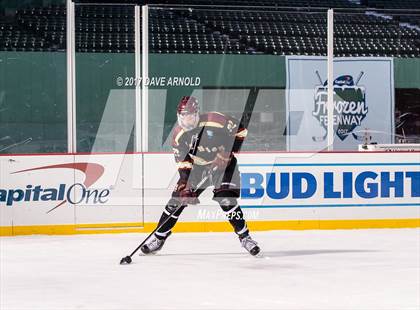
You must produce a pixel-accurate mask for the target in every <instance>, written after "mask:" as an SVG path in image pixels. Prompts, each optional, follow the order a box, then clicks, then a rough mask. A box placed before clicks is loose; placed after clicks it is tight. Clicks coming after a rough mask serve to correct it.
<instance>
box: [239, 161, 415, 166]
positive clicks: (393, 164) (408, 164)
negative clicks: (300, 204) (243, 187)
mask: <svg viewBox="0 0 420 310" xmlns="http://www.w3.org/2000/svg"><path fill="white" fill-rule="evenodd" d="M239 166H241V167H287V166H291V167H299V166H300V167H332V166H420V162H419V163H334V164H239Z"/></svg>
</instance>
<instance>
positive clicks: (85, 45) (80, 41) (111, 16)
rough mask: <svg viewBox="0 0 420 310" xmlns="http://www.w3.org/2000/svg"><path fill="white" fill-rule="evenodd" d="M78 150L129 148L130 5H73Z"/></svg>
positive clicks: (132, 60) (131, 89)
mask: <svg viewBox="0 0 420 310" xmlns="http://www.w3.org/2000/svg"><path fill="white" fill-rule="evenodd" d="M75 28H76V134H77V151H78V152H126V151H128V152H132V151H133V143H134V121H135V95H134V80H133V79H134V70H135V57H134V6H131V5H109V4H108V5H84V4H82V3H78V4H76V18H75Z"/></svg>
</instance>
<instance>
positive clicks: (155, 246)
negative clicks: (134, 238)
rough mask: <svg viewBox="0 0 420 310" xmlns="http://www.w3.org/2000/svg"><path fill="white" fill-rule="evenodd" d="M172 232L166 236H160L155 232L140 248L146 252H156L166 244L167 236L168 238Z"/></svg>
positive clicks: (147, 253)
mask: <svg viewBox="0 0 420 310" xmlns="http://www.w3.org/2000/svg"><path fill="white" fill-rule="evenodd" d="M169 235H170V233H169V234H168V235H167V236H166V237H164V238H158V236H156V234H154V235H153V236H152V237H150V239H149V240H147V242H146V243H145V244H144V245H143V246H142V247H141V248H140V250H141V251H142V252H143V253H144V254H146V255H149V254H156V253H157V252H158V251H160V250H161V249H162V247H163V245H164V244H165V241H166V238H168V237H169Z"/></svg>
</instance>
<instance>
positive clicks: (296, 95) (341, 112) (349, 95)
mask: <svg viewBox="0 0 420 310" xmlns="http://www.w3.org/2000/svg"><path fill="white" fill-rule="evenodd" d="M286 68H287V69H286V71H287V86H286V88H287V91H286V112H287V115H288V124H287V126H288V137H287V147H288V150H289V151H308V150H311V151H317V150H323V149H325V148H327V128H328V110H327V83H328V80H327V59H326V57H296V56H290V57H286ZM333 71H334V73H333V75H334V81H333V86H334V97H333V104H334V113H333V122H334V144H333V149H334V150H357V148H358V145H359V144H363V143H365V142H368V143H371V142H376V143H393V140H394V139H393V133H394V71H393V60H392V58H386V57H381V58H376V57H369V58H368V57H363V58H360V57H357V58H335V59H334V69H333ZM296 115H299V117H296Z"/></svg>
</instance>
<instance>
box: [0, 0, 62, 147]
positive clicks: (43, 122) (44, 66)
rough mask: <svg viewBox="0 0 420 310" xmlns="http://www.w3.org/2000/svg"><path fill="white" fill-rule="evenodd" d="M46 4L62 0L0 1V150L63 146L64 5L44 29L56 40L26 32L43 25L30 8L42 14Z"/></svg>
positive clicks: (58, 2) (45, 10)
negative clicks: (53, 41) (53, 35)
mask: <svg viewBox="0 0 420 310" xmlns="http://www.w3.org/2000/svg"><path fill="white" fill-rule="evenodd" d="M51 5H54V6H55V5H61V6H63V5H65V1H64V0H57V1H39V0H30V1H28V0H26V1H2V2H0V35H1V38H0V41H1V47H0V154H29V153H61V152H66V151H67V107H66V101H67V97H66V49H65V40H64V43H63V44H61V43H60V42H59V40H60V38H61V37H63V36H64V38H65V26H66V18H65V15H64V7H62V8H63V9H61V10H60V9H58V10H56V12H57V15H54V16H52V18H53V20H54V24H55V28H54V30H53V29H51V28H47V29H45V35H49V36H51V35H52V34H53V33H55V38H56V39H57V41H56V42H55V44H51V45H50V44H48V42H52V41H49V40H45V41H44V40H43V39H42V37H41V38H37V39H36V40H35V39H34V38H35V35H32V34H31V31H34V32H37V31H39V29H43V31H44V28H43V27H45V26H46V25H45V24H44V23H43V22H42V20H38V19H35V18H34V17H33V16H32V14H31V12H32V10H33V9H35V8H36V10H38V11H41V12H42V13H43V14H47V12H48V11H51V10H50V6H51ZM54 11H55V10H54ZM11 21H17V22H18V23H20V25H19V24H11ZM51 24H52V23H50V26H51ZM21 28H25V29H27V31H22V29H21Z"/></svg>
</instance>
